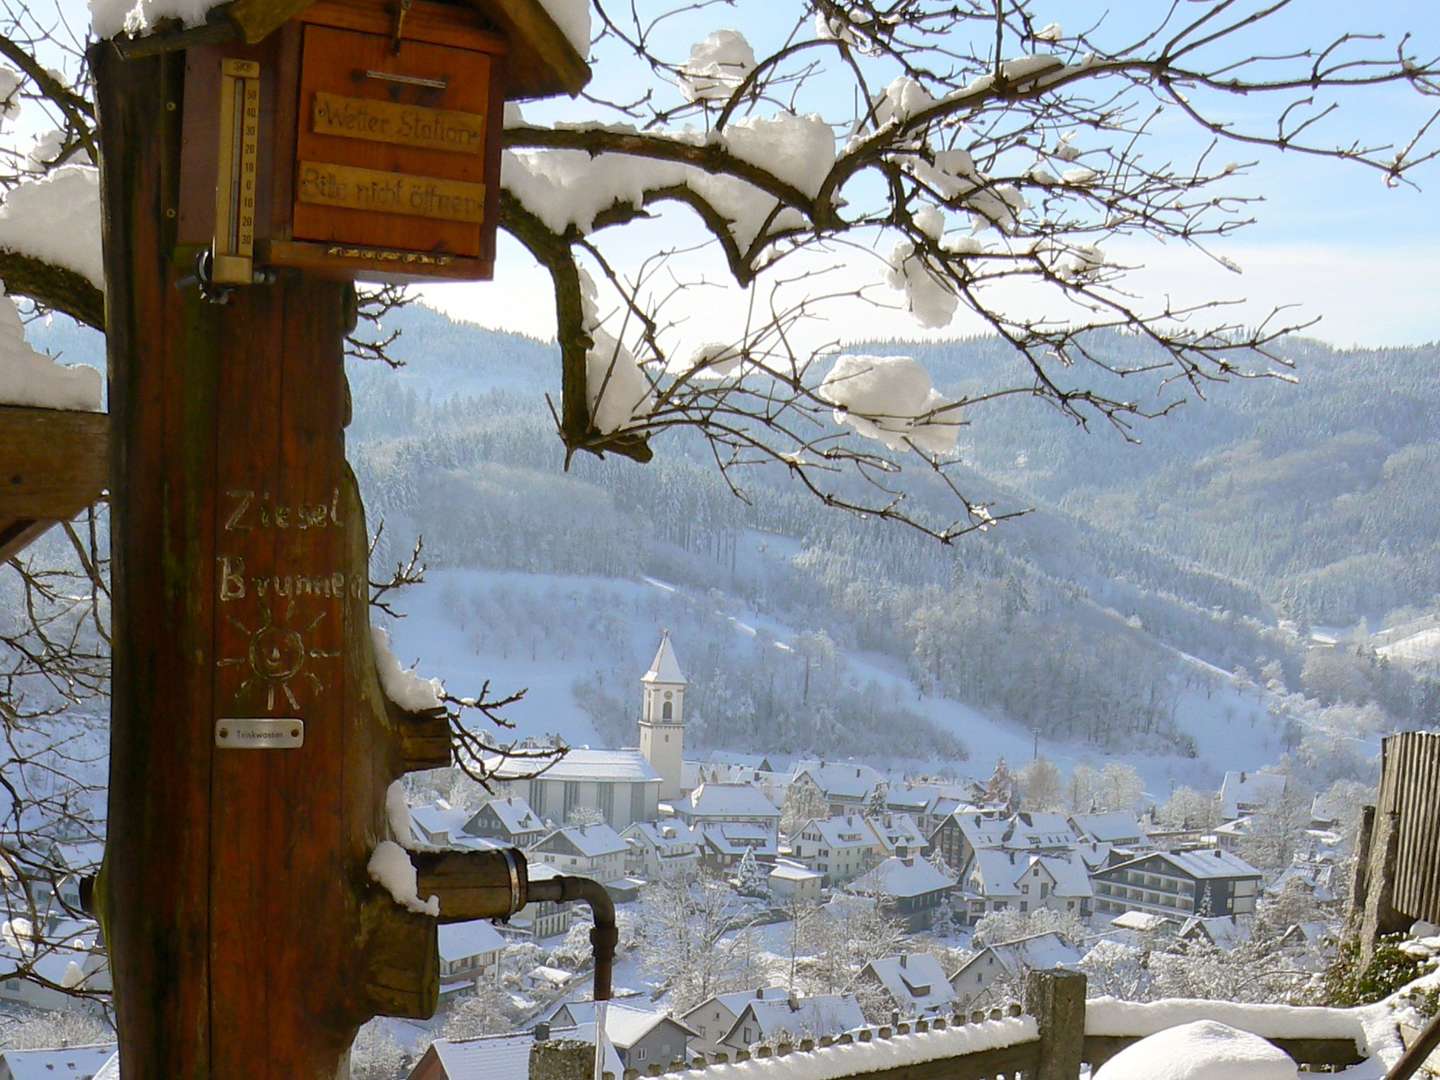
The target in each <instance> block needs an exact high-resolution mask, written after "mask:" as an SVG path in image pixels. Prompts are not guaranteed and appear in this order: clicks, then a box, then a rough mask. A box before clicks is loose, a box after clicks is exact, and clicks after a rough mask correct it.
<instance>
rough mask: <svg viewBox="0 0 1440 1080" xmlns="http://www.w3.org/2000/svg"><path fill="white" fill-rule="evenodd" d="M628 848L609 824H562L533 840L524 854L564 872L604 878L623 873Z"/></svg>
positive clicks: (607, 879)
mask: <svg viewBox="0 0 1440 1080" xmlns="http://www.w3.org/2000/svg"><path fill="white" fill-rule="evenodd" d="M629 850H630V849H629V846H628V845H627V844H626V843H625V841H624V840H621V839H620V834H619V833H617V832H616V831H615V830H614V829H612V828H611V827H610V826H609V825H566V826H565V827H564V828H560V829H556V830H555V831H554V832H552V833H550V834H549V835H548V836H545V837H544V838H543V839H541V840H540V841H538V842H537V843H535V844H534V845H533V846H532V847H531V848H530V850H529V851H528V852H526V854H527V855H529V856H530V858H531V859H532V860H533V861H535V862H543V863H548V864H549V865H550V866H553V867H556V868H557V869H559V870H563V871H565V872H566V873H571V874H575V875H576V876H578V877H588V878H594V879H595V880H596V881H599V882H607V881H617V880H619V879H620V878H622V877H624V876H625V853H626V852H627V851H629Z"/></svg>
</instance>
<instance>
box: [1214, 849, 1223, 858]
mask: <svg viewBox="0 0 1440 1080" xmlns="http://www.w3.org/2000/svg"><path fill="white" fill-rule="evenodd" d="M1215 858H1217V859H1219V858H1223V856H1222V855H1221V854H1220V849H1219V848H1218V847H1217V848H1216V849H1215Z"/></svg>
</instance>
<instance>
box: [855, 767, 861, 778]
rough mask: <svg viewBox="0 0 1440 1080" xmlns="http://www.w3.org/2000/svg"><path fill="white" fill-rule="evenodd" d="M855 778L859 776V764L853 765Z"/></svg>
mask: <svg viewBox="0 0 1440 1080" xmlns="http://www.w3.org/2000/svg"><path fill="white" fill-rule="evenodd" d="M855 778H856V779H857V780H858V779H859V778H860V766H859V765H856V766H855Z"/></svg>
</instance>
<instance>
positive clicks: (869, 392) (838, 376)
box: [816, 355, 959, 454]
mask: <svg viewBox="0 0 1440 1080" xmlns="http://www.w3.org/2000/svg"><path fill="white" fill-rule="evenodd" d="M816 392H817V393H818V394H819V396H820V397H821V398H822V399H823V400H825V401H828V402H830V403H831V404H832V405H834V406H836V408H835V421H836V423H841V424H849V425H850V426H851V427H853V428H854V429H855V430H856V431H857V432H859V433H860V434H861V435H864V436H865V437H866V438H869V439H878V440H880V441H881V442H883V443H884V444H885V445H886V446H888V447H889V448H890V449H892V450H903V449H906V448H907V446H908V445H910V444H913V445H914V446H915V447H916V448H917V449H920V450H924V451H926V452H928V453H931V454H945V453H949V452H950V451H952V450H954V449H955V441H956V438H957V436H958V435H959V417H958V415H957V413H958V410H956V409H953V408H951V409H947V408H946V407H947V406H951V405H953V404H954V403H953V402H951V401H950V399H948V398H946V397H945V396H943V395H942V394H941V393H940V392H939V391H937V390H936V389H935V387H934V385H933V384H932V382H931V380H930V372H929V371H927V370H926V369H925V366H924V365H923V364H921V363H920V362H919V361H917V360H915V359H913V358H911V357H909V356H850V355H844V356H839V357H837V358H836V360H835V365H834V366H833V367H832V368H831V369H830V371H829V372H828V373H827V374H826V376H825V378H824V380H822V381H821V383H820V386H819V388H818V390H817V391H816ZM942 409H945V410H946V411H944V412H938V410H942Z"/></svg>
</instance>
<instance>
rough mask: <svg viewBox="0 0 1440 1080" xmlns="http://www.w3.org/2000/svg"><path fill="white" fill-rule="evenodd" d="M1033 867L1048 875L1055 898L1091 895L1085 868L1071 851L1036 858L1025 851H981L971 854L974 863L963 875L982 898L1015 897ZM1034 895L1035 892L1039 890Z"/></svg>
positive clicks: (1088, 873) (1088, 876) (984, 849)
mask: <svg viewBox="0 0 1440 1080" xmlns="http://www.w3.org/2000/svg"><path fill="white" fill-rule="evenodd" d="M1036 867H1039V868H1040V869H1041V870H1042V871H1043V873H1044V874H1045V875H1048V876H1049V878H1050V879H1051V881H1050V884H1051V888H1052V889H1053V891H1054V893H1055V895H1056V896H1065V897H1088V896H1093V895H1094V890H1092V889H1091V887H1090V872H1089V868H1088V867H1087V866H1086V865H1085V862H1084V860H1082V859H1081V858H1080V857H1079V856H1078V855H1077V854H1075V853H1074V852H1067V853H1065V854H1063V855H1038V854H1034V853H1031V852H1027V851H1010V850H1007V849H1002V848H981V849H980V850H979V851H977V852H975V860H974V863H973V864H972V866H971V869H970V872H969V874H967V875H966V881H967V882H968V883H970V884H971V885H973V886H975V887H977V888H978V889H979V891H980V892H981V894H982V895H984V896H986V897H999V896H1018V895H1020V883H1021V879H1023V878H1024V877H1025V876H1026V875H1029V874H1032V871H1033V870H1034V869H1035V868H1036ZM1035 892H1036V893H1038V892H1039V890H1038V889H1037V890H1035Z"/></svg>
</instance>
